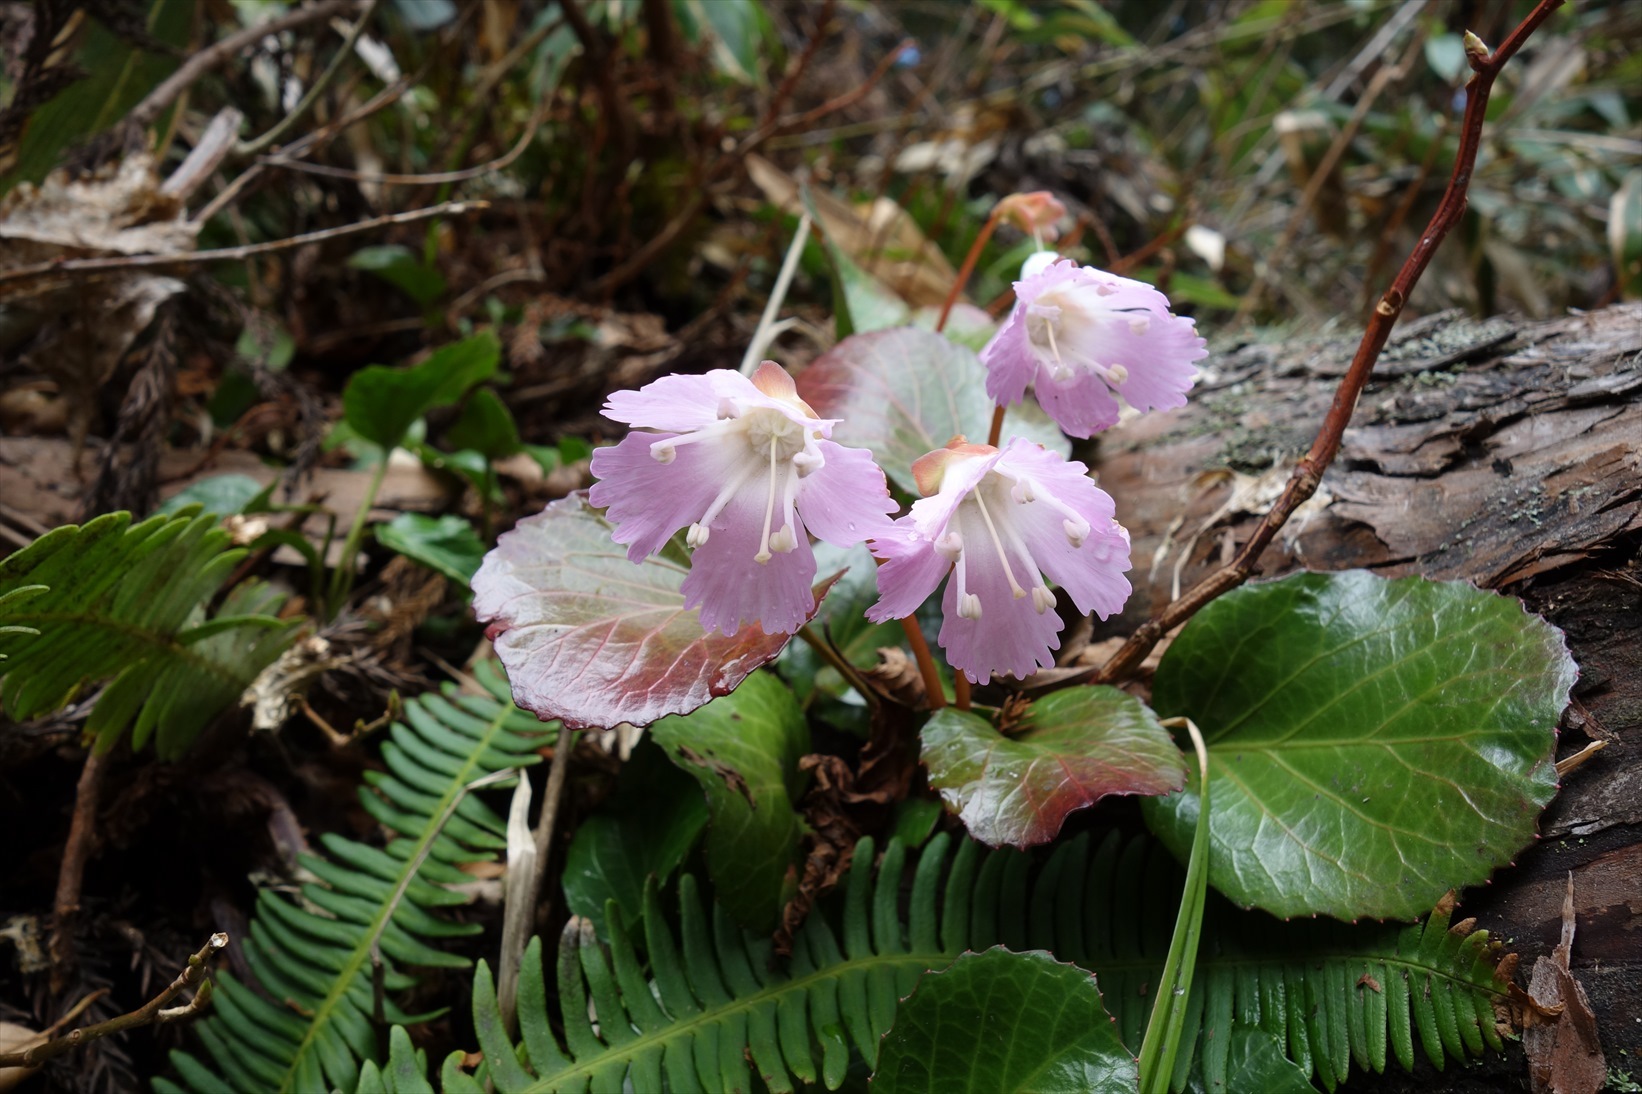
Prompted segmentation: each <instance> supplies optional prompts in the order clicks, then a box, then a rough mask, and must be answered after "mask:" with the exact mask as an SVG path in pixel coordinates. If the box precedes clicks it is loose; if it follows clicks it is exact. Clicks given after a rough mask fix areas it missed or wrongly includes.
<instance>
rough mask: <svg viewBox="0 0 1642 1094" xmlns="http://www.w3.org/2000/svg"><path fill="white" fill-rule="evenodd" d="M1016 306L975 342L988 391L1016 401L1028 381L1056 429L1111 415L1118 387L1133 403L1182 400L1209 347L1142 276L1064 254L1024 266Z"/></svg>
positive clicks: (1087, 428)
mask: <svg viewBox="0 0 1642 1094" xmlns="http://www.w3.org/2000/svg"><path fill="white" fill-rule="evenodd" d="M1022 273H1023V277H1022V278H1021V280H1019V281H1017V282H1015V308H1014V310H1013V311H1011V312H1010V313H1009V319H1008V320H1007V321H1005V323H1004V325H1003V327H1002V328H1001V329H1000V330H999V331H998V333H997V334H996V335H994V336H993V338H992V341H990V342H988V343H987V344H986V348H985V349H983V350H981V361H982V363H984V364H985V365H986V393H987V394H988V395H990V396H992V398H993V399H994V400H995V401H997V402H1000V403H1005V404H1008V403H1018V402H1020V401H1021V399H1022V398H1024V397H1025V395H1026V389H1027V387H1028V386H1029V385H1030V386H1031V387H1032V388H1033V390H1034V391H1035V392H1036V394H1037V397H1038V402H1039V403H1041V404H1043V409H1044V410H1046V411H1048V413H1049V416H1050V417H1051V418H1053V419H1055V421H1056V423H1058V424H1059V425H1060V427H1061V428H1062V429H1064V430H1065V431H1066V432H1068V433H1070V434H1071V435H1072V436H1074V437H1089V436H1092V435H1094V434H1096V433H1099V432H1100V431H1101V430H1103V429H1108V428H1110V427H1111V426H1113V425H1116V424H1117V418H1118V402H1117V399H1115V398H1114V397H1113V395H1112V392H1113V391H1116V392H1117V393H1118V394H1119V395H1122V396H1123V398H1124V399H1125V400H1126V401H1127V402H1128V403H1129V405H1130V406H1132V407H1134V408H1135V409H1136V410H1167V409H1169V408H1171V407H1177V406H1185V405H1186V392H1187V391H1188V390H1189V389H1190V388H1191V386H1192V379H1193V377H1194V375H1195V373H1196V370H1195V369H1194V368H1193V367H1192V362H1193V361H1196V360H1198V359H1199V358H1202V357H1203V356H1205V355H1206V354H1207V353H1208V350H1207V349H1206V348H1205V346H1204V342H1203V339H1202V338H1199V337H1198V335H1197V330H1196V328H1195V327H1194V325H1193V323H1192V320H1190V319H1182V318H1181V317H1179V316H1177V315H1172V314H1170V312H1169V298H1168V297H1166V296H1164V295H1163V294H1162V293H1160V292H1158V291H1157V290H1156V289H1154V288H1152V287H1151V286H1150V285H1147V284H1143V283H1142V282H1139V281H1131V280H1129V279H1128V278H1126V277H1118V276H1117V275H1116V274H1109V273H1106V272H1104V271H1102V270H1096V269H1092V268H1091V267H1088V266H1078V265H1075V264H1074V263H1072V262H1071V261H1069V260H1066V259H1062V260H1061V261H1059V262H1055V263H1053V264H1051V265H1050V266H1048V267H1047V268H1045V269H1041V270H1037V271H1035V272H1034V271H1033V270H1031V269H1028V270H1023V271H1022Z"/></svg>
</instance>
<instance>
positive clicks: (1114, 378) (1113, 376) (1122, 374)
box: [1106, 332, 1138, 384]
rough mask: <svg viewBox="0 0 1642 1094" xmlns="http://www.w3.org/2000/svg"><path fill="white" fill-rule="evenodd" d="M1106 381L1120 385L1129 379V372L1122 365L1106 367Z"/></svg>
mask: <svg viewBox="0 0 1642 1094" xmlns="http://www.w3.org/2000/svg"><path fill="white" fill-rule="evenodd" d="M1137 333H1138V332H1137ZM1106 379H1107V380H1109V381H1111V382H1112V383H1113V384H1121V383H1123V382H1124V381H1126V380H1128V379H1129V370H1128V369H1126V368H1124V367H1123V366H1122V365H1108V366H1107V368H1106Z"/></svg>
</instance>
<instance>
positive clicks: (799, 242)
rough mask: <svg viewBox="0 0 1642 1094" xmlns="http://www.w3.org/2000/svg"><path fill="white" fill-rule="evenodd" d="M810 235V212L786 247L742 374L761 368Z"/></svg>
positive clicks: (750, 343)
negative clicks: (760, 361)
mask: <svg viewBox="0 0 1642 1094" xmlns="http://www.w3.org/2000/svg"><path fill="white" fill-rule="evenodd" d="M809 238H810V214H809V213H807V212H806V213H805V214H804V215H802V216H800V217H799V218H798V230H797V231H796V232H794V233H793V236H792V243H791V244H790V245H789V246H788V247H787V257H786V258H785V259H783V260H782V262H781V272H780V273H779V274H777V275H776V278H775V286H774V287H773V288H772V289H771V290H770V298H769V300H767V301H765V303H764V314H763V315H760V316H759V317H758V327H757V329H755V330H754V331H753V337H752V340H751V341H749V342H748V343H747V352H746V353H744V354H743V355H742V357H741V375H743V376H751V375H752V374H753V370H754V369H756V368H757V367H758V361H759V357H760V355H761V354H763V352H764V349H765V347H766V346H767V345H768V344H769V342H770V340H771V339H773V338H774V337H775V330H774V328H775V317H776V316H777V315H779V314H780V312H781V302H782V301H783V300H785V299H787V290H788V289H789V288H791V287H792V278H793V273H794V272H795V271H796V270H797V269H798V259H799V257H800V256H802V255H803V253H804V244H805V242H807V241H808V240H809Z"/></svg>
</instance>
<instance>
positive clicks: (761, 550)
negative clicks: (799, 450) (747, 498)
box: [753, 437, 777, 565]
mask: <svg viewBox="0 0 1642 1094" xmlns="http://www.w3.org/2000/svg"><path fill="white" fill-rule="evenodd" d="M776 447H777V444H776V440H775V438H774V437H771V438H770V489H769V493H768V494H767V495H766V496H765V500H764V531H763V532H762V533H760V534H759V537H758V553H757V554H756V555H754V556H753V561H754V562H757V563H759V564H760V565H762V564H763V563H766V562H768V561H770V518H771V517H773V516H774V515H775V452H776Z"/></svg>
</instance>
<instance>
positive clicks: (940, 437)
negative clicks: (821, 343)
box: [797, 327, 1072, 490]
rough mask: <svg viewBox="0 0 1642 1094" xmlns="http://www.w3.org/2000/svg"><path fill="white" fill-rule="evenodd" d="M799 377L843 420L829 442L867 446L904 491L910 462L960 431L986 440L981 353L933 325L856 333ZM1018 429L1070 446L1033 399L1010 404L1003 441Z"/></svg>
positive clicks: (828, 413)
mask: <svg viewBox="0 0 1642 1094" xmlns="http://www.w3.org/2000/svg"><path fill="white" fill-rule="evenodd" d="M797 383H798V394H799V395H800V396H801V397H803V399H804V400H805V401H806V402H808V403H809V404H810V406H812V407H814V408H815V411H816V413H817V414H820V415H821V416H822V417H823V418H841V419H843V420H842V421H840V422H839V424H838V425H837V426H835V427H834V429H833V433H832V437H833V440H835V441H837V442H838V443H839V444H847V445H853V446H856V447H858V448H866V449H870V450H871V451H872V452H873V454H874V455H876V456H877V457H878V462H879V465H880V466H882V467H883V469H884V473H885V474H887V475H888V476H889V477H890V478H892V479H894V480H895V481H896V483H898V484H899V485H900V486H901V487H902V488H903V489H908V490H915V489H916V484H915V483H914V482H913V480H912V461H914V460H916V459H917V458H918V457H920V456H922V455H924V454H925V453H927V452H932V451H934V450H935V449H937V448H940V447H941V446H942V445H944V444H946V442H947V441H948V440H950V439H951V438H952V437H953V436H955V435H956V434H959V433H962V434H964V435H965V436H967V437H968V438H969V439H970V440H971V441H973V442H975V443H977V444H980V443H984V442H985V440H986V437H987V433H988V431H989V430H990V428H991V425H992V410H993V404H992V400H991V399H989V398H988V397H987V394H986V370H985V369H984V367H983V366H982V365H981V361H980V358H979V357H977V356H976V355H975V351H974V350H971V349H969V348H968V347H966V346H960V345H957V344H955V343H953V342H951V341H949V340H947V339H946V338H943V337H941V336H940V335H939V334H936V333H934V332H933V331H926V330H918V329H916V328H913V327H897V328H895V329H893V330H882V331H873V332H871V333H869V334H856V335H853V336H851V337H849V338H846V339H844V340H843V341H842V342H840V343H838V345H836V346H834V347H833V348H832V349H831V350H830V351H828V352H827V353H825V354H823V355H822V356H821V357H819V358H817V359H816V360H815V361H814V362H813V363H811V365H810V366H809V367H808V368H806V369H804V370H803V371H802V372H800V373H799V374H798V376H797ZM1028 407H1030V410H1028V409H1027V408H1028ZM1034 411H1035V412H1036V413H1034ZM1017 435H1019V436H1024V437H1027V438H1028V439H1030V440H1034V441H1037V442H1038V443H1039V444H1042V445H1043V446H1044V447H1046V448H1049V449H1051V450H1052V451H1055V452H1059V453H1061V454H1062V455H1066V454H1068V453H1070V452H1071V450H1072V449H1071V444H1070V442H1068V441H1067V439H1066V438H1065V436H1063V435H1062V434H1061V432H1060V430H1059V429H1057V428H1055V426H1054V424H1053V423H1051V422H1050V421H1049V419H1048V416H1047V415H1045V414H1043V412H1042V410H1041V409H1039V408H1038V407H1037V405H1036V404H1035V403H1025V404H1022V405H1020V406H1015V407H1011V408H1010V410H1009V412H1008V414H1007V415H1006V416H1005V418H1004V429H1003V437H1002V440H1003V441H1008V440H1009V438H1010V437H1012V436H1017Z"/></svg>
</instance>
